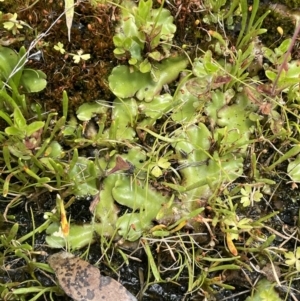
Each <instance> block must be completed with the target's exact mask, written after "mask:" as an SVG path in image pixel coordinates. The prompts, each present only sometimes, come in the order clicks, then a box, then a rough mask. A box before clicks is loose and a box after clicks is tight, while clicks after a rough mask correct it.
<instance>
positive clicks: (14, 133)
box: [5, 126, 25, 138]
mask: <svg viewBox="0 0 300 301" xmlns="http://www.w3.org/2000/svg"><path fill="white" fill-rule="evenodd" d="M5 133H6V134H7V135H10V136H18V137H20V138H25V132H24V130H20V129H19V128H17V127H15V126H9V127H7V128H5Z"/></svg>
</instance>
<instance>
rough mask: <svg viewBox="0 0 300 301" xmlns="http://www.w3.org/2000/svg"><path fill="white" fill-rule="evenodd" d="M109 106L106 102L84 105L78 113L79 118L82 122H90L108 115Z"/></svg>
mask: <svg viewBox="0 0 300 301" xmlns="http://www.w3.org/2000/svg"><path fill="white" fill-rule="evenodd" d="M108 108H109V107H108V106H107V104H106V103H105V101H101V100H99V101H97V102H93V103H84V104H82V105H81V106H80V107H79V108H78V110H77V111H76V115H77V118H78V119H79V120H81V121H89V120H91V119H92V117H95V116H97V115H98V114H106V112H107V110H108Z"/></svg>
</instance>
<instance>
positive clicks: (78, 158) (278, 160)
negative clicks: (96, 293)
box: [0, 0, 300, 301]
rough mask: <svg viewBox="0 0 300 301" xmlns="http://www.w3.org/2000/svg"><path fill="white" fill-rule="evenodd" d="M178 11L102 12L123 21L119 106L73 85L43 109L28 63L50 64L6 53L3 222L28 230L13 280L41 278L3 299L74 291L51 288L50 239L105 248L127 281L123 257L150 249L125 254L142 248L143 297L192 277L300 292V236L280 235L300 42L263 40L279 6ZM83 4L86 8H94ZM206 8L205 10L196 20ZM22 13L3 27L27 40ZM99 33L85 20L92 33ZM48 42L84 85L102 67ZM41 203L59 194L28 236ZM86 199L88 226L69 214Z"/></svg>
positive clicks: (115, 90)
mask: <svg viewBox="0 0 300 301" xmlns="http://www.w3.org/2000/svg"><path fill="white" fill-rule="evenodd" d="M176 3H177V2H176ZM176 3H173V4H172V3H171V2H164V1H159V3H156V4H155V3H153V1H151V0H141V1H139V2H138V3H135V2H134V1H129V0H126V1H120V2H119V1H115V2H111V1H102V2H101V3H100V2H99V3H96V2H95V3H93V5H94V7H93V8H92V9H94V10H95V11H97V9H100V8H101V9H102V11H105V12H106V13H107V14H108V12H110V13H111V15H109V18H114V19H116V20H118V21H117V22H116V26H115V28H114V31H112V36H111V37H109V39H110V40H111V41H113V44H114V49H113V50H112V51H111V53H112V55H113V56H115V58H114V60H113V64H114V66H112V68H111V70H110V72H109V73H108V75H107V78H106V88H107V89H108V90H109V91H110V96H109V97H108V98H104V97H103V98H101V99H99V98H97V99H95V98H93V97H91V98H90V99H88V102H84V103H82V102H81V101H80V102H79V105H77V107H76V110H71V108H74V105H75V104H74V103H73V104H71V102H72V97H69V96H68V95H70V94H72V93H74V92H73V91H72V90H71V91H69V90H68V91H63V90H62V91H61V95H60V106H61V108H60V110H57V111H56V110H51V111H50V112H47V111H46V110H45V107H44V106H43V103H42V99H38V97H37V98H36V101H33V98H32V97H30V95H31V94H32V93H37V92H41V91H42V90H44V89H47V86H46V84H47V80H48V81H49V79H48V77H47V76H48V74H47V76H46V74H45V73H44V72H43V71H40V70H38V69H36V68H29V67H28V65H29V64H30V63H31V64H33V65H35V63H32V62H30V54H29V52H28V51H26V49H25V48H24V46H22V47H21V48H20V50H18V51H15V50H14V49H13V46H10V47H9V48H8V47H7V46H1V48H0V71H1V73H0V80H1V81H0V88H1V91H0V109H1V111H0V117H1V120H2V121H1V123H0V126H1V128H0V140H1V144H2V146H3V147H2V153H1V154H2V156H0V161H1V163H2V165H3V168H2V171H1V178H0V181H1V183H2V189H1V193H2V195H3V197H5V198H6V199H7V200H8V202H9V203H8V205H7V206H6V209H5V212H4V213H3V215H2V217H1V218H2V224H3V226H4V225H6V223H7V222H11V223H13V226H11V227H7V228H4V227H3V233H2V235H1V237H0V249H1V262H2V266H3V267H4V269H3V270H4V271H6V270H7V268H5V267H6V266H7V265H8V264H9V261H11V260H12V259H11V258H14V259H15V260H17V261H20V262H22V264H23V267H22V269H24V270H27V273H29V275H30V276H31V277H32V280H29V281H28V282H25V281H24V282H22V283H21V284H20V285H19V284H17V283H15V282H14V281H11V283H7V284H6V285H2V286H1V289H0V294H1V296H2V297H3V298H6V299H7V300H19V299H20V298H21V299H22V298H27V296H31V297H29V298H31V299H30V300H37V299H38V298H39V297H40V296H42V295H49V296H50V298H52V295H53V294H54V293H59V289H58V288H57V287H56V286H52V287H50V286H44V284H43V281H41V280H37V273H38V272H37V269H39V271H42V272H43V273H49V272H51V269H50V268H49V266H48V265H47V264H46V263H42V262H40V261H39V260H37V261H36V255H37V254H38V255H44V254H45V253H44V251H46V249H43V248H42V249H41V250H42V251H40V249H38V246H37V244H36V241H35V240H36V236H38V235H40V233H42V234H43V235H45V240H44V241H43V243H45V244H46V246H47V248H48V249H47V251H48V252H49V249H50V248H53V249H55V248H57V249H60V248H66V249H68V250H71V251H75V250H78V249H86V250H87V253H88V252H89V250H90V246H91V244H92V243H94V242H98V243H100V248H101V252H102V255H103V258H104V260H105V261H106V262H107V264H108V265H110V267H111V269H112V270H114V271H115V270H117V268H116V265H115V264H114V263H113V262H112V260H111V258H110V256H112V255H110V254H112V253H110V252H116V253H117V254H119V255H120V256H121V257H122V258H123V260H124V262H125V263H128V262H129V259H130V258H132V257H133V256H132V255H133V254H135V251H134V252H133V253H130V251H128V250H126V249H124V246H125V245H126V244H127V243H128V242H129V245H130V246H133V245H134V243H137V242H138V246H139V247H138V248H137V249H139V248H140V249H143V251H144V254H146V256H147V260H148V273H147V275H146V277H145V280H146V281H145V282H144V285H143V289H142V291H141V296H142V295H143V294H146V293H147V291H149V290H150V288H151V286H152V285H153V284H154V283H155V284H159V283H164V282H166V281H167V280H168V281H169V282H174V283H181V282H182V275H185V276H186V277H187V278H188V281H186V280H185V283H187V284H186V287H185V293H184V294H185V295H186V298H189V296H191V298H193V295H194V294H195V293H198V294H200V295H201V296H203V298H214V297H213V296H216V295H217V294H220V293H222V292H223V291H226V292H229V291H232V290H233V289H234V288H235V286H236V284H235V283H236V282H237V280H238V282H239V285H240V286H241V287H247V288H248V289H247V296H248V298H247V300H248V301H252V300H267V299H268V300H280V298H281V297H282V298H287V296H288V295H290V296H291V298H296V297H295V296H297V294H298V292H297V290H299V287H297V286H296V285H295V284H294V283H293V281H294V279H296V278H297V277H298V276H299V256H298V255H299V254H298V253H299V248H297V247H295V245H297V241H298V233H297V231H296V230H295V231H293V228H292V226H290V227H288V231H290V232H281V231H280V230H279V229H278V225H281V224H283V222H282V220H280V214H281V213H280V212H279V211H276V210H274V207H275V205H273V202H274V201H273V199H274V198H273V197H274V194H276V189H277V190H279V191H283V189H284V188H282V187H284V186H285V187H286V186H287V185H290V186H291V189H295V191H296V190H297V183H298V182H299V181H300V179H299V166H300V163H299V158H300V155H299V153H300V148H299V125H298V124H299V118H298V111H299V108H298V107H299V105H298V102H299V100H300V95H299V77H298V75H299V72H300V70H299V66H298V63H297V60H295V59H294V57H293V56H292V55H291V53H292V51H291V50H292V46H293V45H294V43H295V41H296V40H295V36H296V35H295V36H294V37H292V39H291V38H287V39H284V40H282V42H281V43H280V45H279V46H278V47H274V48H272V47H271V46H268V47H266V46H264V45H261V44H260V36H261V35H264V34H267V29H265V28H263V27H264V25H263V24H264V20H265V18H266V17H267V15H268V14H269V10H267V11H266V12H265V13H264V14H262V15H261V16H258V10H259V5H260V2H259V1H258V0H255V1H253V4H252V5H251V9H250V8H249V3H248V2H247V1H246V0H243V1H234V2H233V3H232V5H230V4H231V3H228V1H219V2H214V1H205V2H204V3H203V5H202V4H199V3H198V2H197V1H190V2H189V3H186V2H184V1H183V2H182V3H181V4H180V6H179V7H178V8H177V7H176V6H175V4H176ZM177 4H178V3H177ZM32 5H35V3H34V4H32ZM68 5H69V4H68ZM80 5H82V7H81V10H82V12H84V11H85V9H86V8H85V6H89V4H85V3H81V4H80ZM68 7H69V6H68ZM193 8H197V10H196V12H195V15H194V14H191V15H189V14H188V12H191V11H192V10H193ZM74 9H75V11H76V6H75V7H74ZM89 9H91V8H89ZM86 10H87V9H86ZM73 14H74V12H73V13H72V14H71V15H70V14H68V16H67V17H68V18H69V20H68V19H67V24H68V22H70V20H72V21H71V23H72V22H73V25H74V26H75V25H77V23H76V22H77V20H76V19H74V20H73V17H74V18H75V15H73ZM198 14H199V15H198ZM178 15H180V16H181V18H180V20H177V19H176V17H177V16H178ZM17 16H18V15H17V14H16V13H13V14H11V13H7V12H4V13H2V14H1V17H2V19H1V20H0V22H2V24H3V30H5V31H6V32H7V34H8V35H10V34H12V35H13V36H15V37H16V42H20V41H21V39H18V35H20V32H19V31H21V30H25V29H24V28H23V25H24V26H25V24H27V23H26V22H25V21H19V19H17ZM192 16H195V17H194V18H195V20H194V23H193V25H191V26H195V30H196V31H197V32H196V33H195V35H194V37H193V39H192V40H190V41H189V46H187V44H186V43H185V46H183V45H182V46H178V45H179V43H178V41H177V40H176V29H177V27H178V24H180V22H183V17H185V18H186V19H185V20H192V19H191V17H192ZM94 17H95V18H98V17H96V16H94ZM200 17H201V18H200ZM85 18H89V17H88V16H87V15H83V17H82V19H80V22H81V21H82V20H84V19H85ZM103 18H104V17H103ZM107 18H108V17H107ZM104 19H105V18H104ZM105 20H107V19H105ZM200 20H203V23H201V21H200ZM61 21H62V19H61V18H58V20H56V21H54V20H53V22H54V23H53V24H51V27H52V26H55V24H56V25H59V22H61ZM97 21H98V22H99V23H100V20H98V19H97ZM198 21H199V22H198ZM101 22H102V24H103V21H101ZM80 24H81V23H80ZM90 24H91V23H87V24H86V25H84V26H86V30H90V31H92V30H94V29H93V27H92V28H91V26H89V25H90ZM181 24H183V23H181ZM176 25H177V27H176ZM236 26H239V27H240V30H239V34H238V35H235V34H234V32H233V31H232V30H233V29H234V27H236ZM25 27H26V26H25ZM75 27H76V26H75ZM68 28H69V33H68V35H66V36H65V38H66V39H67V38H68V39H70V38H71V37H72V40H75V41H74V43H78V44H79V43H80V41H81V39H82V35H80V34H76V31H75V35H73V33H72V35H70V33H71V32H72V28H71V27H70V23H69V24H68ZM297 28H298V27H297V26H296V30H297ZM26 30H28V32H27V34H29V33H30V30H31V29H30V28H29V27H27V29H26ZM70 30H71V32H70ZM50 32H51V29H50ZM199 32H201V34H199ZM295 32H296V31H295ZM203 33H205V34H204V35H203ZM296 33H297V32H296ZM31 34H32V33H31ZM189 37H191V35H190V34H189ZM199 37H201V38H202V39H203V40H205V43H203V44H204V45H205V47H203V48H202V47H201V43H200V44H198V39H199ZM8 39H9V38H7V40H8ZM97 39H99V37H97ZM47 43H49V44H47ZM1 44H2V45H4V44H3V43H1ZM35 45H37V43H35ZM39 47H41V49H43V51H44V52H45V53H47V52H48V53H49V54H51V55H54V56H55V58H59V59H61V60H63V61H64V64H65V65H66V66H67V67H66V68H68V70H72V75H74V74H75V73H76V72H78V73H84V72H87V76H88V77H87V78H89V76H90V75H89V72H92V71H91V70H93V72H98V71H95V70H99V72H101V70H100V69H101V66H100V65H99V66H98V62H96V61H95V60H96V59H95V56H96V53H93V52H92V51H89V50H87V48H85V47H82V48H84V49H82V50H78V49H71V48H69V47H71V46H69V44H68V42H67V40H55V41H52V40H50V42H47V37H46V36H43V43H42V44H40V46H39ZM50 49H51V50H50ZM68 57H72V58H73V62H72V60H67V59H68ZM111 58H112V57H111V56H110V59H111ZM1 62H2V63H1ZM78 64H79V66H80V67H81V68H79V67H78ZM51 66H52V62H51ZM96 66H97V67H96ZM74 70H75V71H74ZM59 72H63V71H59ZM73 72H74V73H73ZM50 76H51V75H50ZM66 80H67V79H66ZM93 88H95V87H93ZM29 93H30V94H29ZM91 93H92V95H94V94H93V92H91ZM35 95H41V94H35ZM41 194H43V195H46V196H47V197H49V199H51V198H52V200H53V199H54V201H53V202H52V203H51V208H48V209H47V210H44V211H43V219H42V220H40V221H39V223H38V224H36V222H35V219H36V217H35V214H34V213H33V211H32V210H33V209H31V218H32V224H33V228H32V229H31V230H29V231H28V233H25V234H22V235H20V225H19V223H18V222H16V221H15V217H14V216H12V215H10V210H13V209H11V208H21V205H22V200H23V199H24V198H26V197H29V196H33V199H35V198H36V196H39V195H41ZM53 195H54V198H53ZM83 197H88V198H89V199H90V200H91V202H90V206H89V208H85V209H84V210H85V211H87V212H85V214H87V215H88V216H89V217H90V218H89V219H88V220H85V221H84V222H83V223H78V222H77V220H76V219H75V218H74V217H73V215H72V214H71V213H70V212H71V210H72V207H74V206H75V205H76V204H78V203H79V204H80V202H83ZM297 202H299V201H298V200H297ZM35 203H36V205H40V204H39V202H38V201H35ZM295 203H296V201H295ZM279 207H280V206H277V208H279ZM34 208H35V207H34ZM295 208H297V210H298V211H299V204H298V205H295ZM295 216H297V214H296V215H295ZM298 219H299V216H298ZM278 220H279V221H280V223H278V222H277V221H278ZM298 224H299V220H298ZM293 226H297V222H295V223H294V225H293ZM298 226H299V225H298ZM276 236H277V239H276ZM279 238H280V239H281V241H279ZM114 243H115V245H114ZM287 251H288V252H287ZM166 254H168V255H166ZM0 276H1V277H3V276H2V275H1V274H0ZM260 277H265V279H263V280H260V281H258V280H259V278H260ZM241 279H242V281H241ZM26 283H28V287H26ZM256 283H257V285H256ZM275 284H276V285H277V286H279V287H281V288H282V292H281V293H280V295H278V293H277V292H276V291H275V290H274V289H273V287H274V286H275ZM22 286H23V287H22ZM24 287H25V288H24ZM266 290H268V292H267V293H266ZM231 294H233V293H231ZM19 296H20V297H19Z"/></svg>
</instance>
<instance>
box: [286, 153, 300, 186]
mask: <svg viewBox="0 0 300 301" xmlns="http://www.w3.org/2000/svg"><path fill="white" fill-rule="evenodd" d="M287 172H288V175H289V177H290V178H291V179H292V180H293V181H294V182H297V183H299V182H300V156H297V158H296V159H295V160H294V161H291V162H290V163H289V165H288V168H287Z"/></svg>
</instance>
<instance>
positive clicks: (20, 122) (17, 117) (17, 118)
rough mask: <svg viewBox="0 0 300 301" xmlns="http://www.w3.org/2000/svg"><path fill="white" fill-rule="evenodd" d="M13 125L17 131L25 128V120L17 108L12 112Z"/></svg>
mask: <svg viewBox="0 0 300 301" xmlns="http://www.w3.org/2000/svg"><path fill="white" fill-rule="evenodd" d="M14 124H15V126H16V127H17V128H19V129H23V130H24V127H26V119H25V118H24V116H23V114H22V112H21V110H20V109H19V108H16V109H15V110H14Z"/></svg>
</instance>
